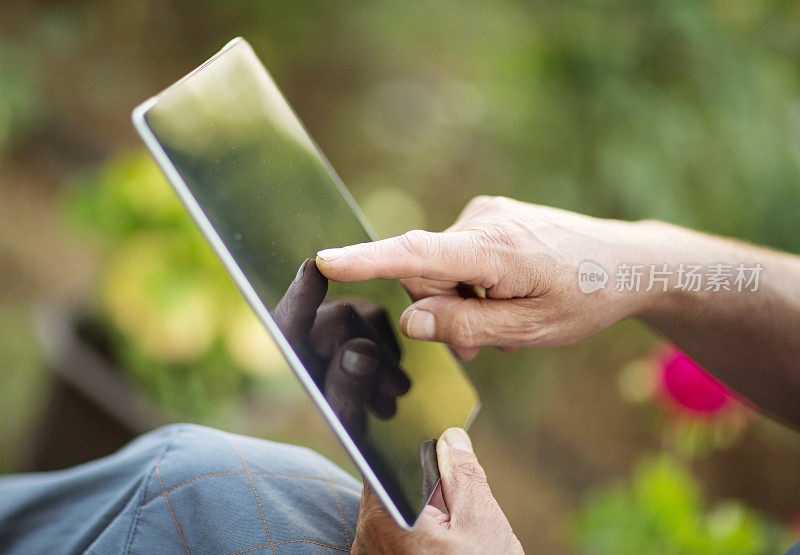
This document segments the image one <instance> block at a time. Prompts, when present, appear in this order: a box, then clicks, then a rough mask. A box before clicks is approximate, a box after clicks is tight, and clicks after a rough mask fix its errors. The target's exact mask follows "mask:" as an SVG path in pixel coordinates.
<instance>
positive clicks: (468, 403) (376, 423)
mask: <svg viewBox="0 0 800 555" xmlns="http://www.w3.org/2000/svg"><path fill="white" fill-rule="evenodd" d="M134 121H135V123H136V124H137V128H138V129H139V131H140V133H141V134H142V136H143V138H144V139H145V142H146V143H147V145H148V147H149V148H150V150H151V152H152V153H153V154H154V155H155V157H156V159H157V160H158V162H159V164H160V165H161V167H162V169H163V170H164V171H165V173H166V174H167V176H168V177H169V179H170V182H171V183H172V185H173V186H174V187H175V189H176V190H177V192H178V194H179V196H180V197H181V199H182V200H183V202H184V203H185V204H186V205H187V207H188V208H189V211H190V212H191V213H192V216H193V217H194V219H195V221H196V222H197V223H198V225H199V226H200V228H201V229H202V231H203V232H204V234H205V236H206V238H207V239H209V241H210V242H211V244H212V246H213V247H214V249H215V251H216V252H217V254H218V255H219V256H220V258H221V259H222V261H223V263H225V265H226V268H227V269H228V271H229V272H231V274H232V276H233V278H234V280H235V281H236V282H237V285H238V286H239V287H240V289H241V290H242V292H243V293H244V294H245V297H246V298H247V300H248V302H249V303H250V305H251V306H252V307H253V308H254V310H255V311H256V313H257V314H258V315H259V316H260V318H261V319H262V321H263V322H264V323H265V325H266V326H267V328H268V329H269V330H270V331H271V332H272V334H273V336H275V339H276V341H277V342H278V344H279V346H280V347H281V349H282V350H283V352H284V354H286V355H287V358H288V359H289V362H290V363H291V365H292V367H293V369H294V370H295V372H296V373H297V374H298V377H300V379H301V382H302V383H303V384H304V385H305V386H306V388H307V389H308V390H309V393H311V396H312V398H314V400H315V401H316V402H317V404H318V405H319V406H320V408H321V410H322V412H323V415H324V416H325V417H326V418H327V419H328V421H329V422H330V423H331V424H332V426H333V429H334V431H336V433H337V434H338V435H339V436H340V439H342V441H343V442H344V444H345V447H346V448H347V449H348V452H350V454H351V456H353V458H354V461H355V462H356V464H357V465H358V466H359V468H360V469H361V471H362V472H363V473H364V474H365V476H366V477H367V478H368V479H370V480H371V481H372V480H375V479H377V482H379V485H378V484H374V483H373V487H374V488H376V491H377V492H378V493H379V497H381V498H382V499H383V500H384V503H385V504H387V507H388V508H389V509H390V512H392V514H393V515H394V516H395V518H397V517H398V516H400V517H402V520H403V521H404V522H405V523H407V524H411V523H413V522H414V521H415V520H416V518H417V516H418V515H419V513H420V511H421V510H422V509H423V508H424V506H425V504H426V502H427V501H428V498H429V496H430V494H431V493H432V488H433V486H434V485H435V483H436V481H437V479H438V470H437V469H436V462H435V461H436V458H435V451H434V445H435V439H436V438H437V437H439V435H440V434H441V433H442V432H443V431H444V430H445V429H447V428H448V427H451V426H462V427H463V426H467V425H468V424H469V422H470V420H471V419H472V418H473V417H474V414H475V413H476V411H477V406H478V398H477V395H476V392H475V390H474V388H473V386H472V385H471V383H470V382H469V381H468V380H467V378H466V377H465V375H464V374H463V371H462V369H461V367H460V365H459V363H458V362H457V361H456V360H455V359H454V358H453V356H452V355H451V353H450V352H449V350H448V349H447V348H446V347H444V346H443V345H439V344H434V343H426V342H420V341H413V340H410V339H407V338H406V337H405V336H403V335H402V334H401V333H399V331H398V330H397V322H398V320H399V317H400V314H401V313H402V311H403V310H404V309H405V308H406V307H407V306H408V304H409V299H408V296H407V295H406V293H405V291H404V290H403V288H402V286H401V284H400V283H399V282H398V281H394V280H374V281H369V282H365V283H360V284H338V283H333V282H331V283H328V282H327V280H325V279H324V278H323V277H322V276H321V274H319V272H318V270H317V269H316V266H315V264H314V262H313V260H308V259H309V257H311V258H312V259H313V256H314V253H316V252H317V251H318V250H320V249H323V248H327V247H335V246H341V245H348V244H352V243H358V242H363V241H369V240H371V239H373V238H372V237H371V235H370V233H369V232H368V231H367V229H366V227H365V223H364V220H363V218H362V217H361V216H360V212H358V209H357V208H356V206H355V204H354V203H353V201H352V199H351V198H350V196H349V194H348V193H347V191H346V190H345V189H344V187H343V186H342V185H341V182H340V181H339V179H338V177H337V176H336V174H335V173H334V172H333V170H332V169H331V167H330V165H329V164H328V162H327V161H326V160H325V158H324V157H323V156H322V155H321V153H320V152H319V150H318V148H317V147H316V145H315V144H314V143H313V141H312V140H311V139H310V137H309V136H308V134H307V132H306V131H305V129H304V128H303V126H302V124H301V123H300V121H299V120H298V119H297V117H296V116H295V114H294V113H293V112H292V110H291V108H290V107H289V105H288V104H287V102H286V101H285V100H284V98H283V96H282V95H281V93H280V91H279V90H278V88H277V87H276V85H275V84H274V82H273V81H272V79H271V77H270V76H269V74H268V73H267V71H266V70H265V69H264V67H263V65H262V64H261V63H260V62H259V60H258V58H257V57H256V56H255V54H254V53H253V51H252V49H251V48H250V46H249V45H248V44H247V43H246V42H245V41H243V40H241V39H236V40H234V41H232V42H231V43H229V44H228V45H227V46H226V47H225V48H224V49H223V50H222V51H221V52H220V53H219V54H217V55H216V56H215V57H213V58H212V59H211V60H209V61H208V62H206V63H205V64H204V65H203V66H201V67H200V68H198V69H197V70H195V71H194V72H193V73H191V74H190V75H189V76H187V77H186V78H184V79H183V80H181V81H179V82H178V83H176V84H175V85H173V86H172V87H170V88H169V89H167V90H166V91H164V92H163V93H162V94H160V95H159V96H158V97H155V98H153V99H151V100H150V101H148V102H146V103H145V104H143V105H142V106H141V107H140V108H138V109H137V111H136V112H134ZM262 305H263V306H262ZM264 308H265V309H266V310H263V309H264ZM267 312H268V313H267ZM288 349H291V352H290V351H288ZM291 353H294V355H296V356H294V357H293V356H291ZM364 355H366V356H364ZM343 369H344V370H343ZM334 419H335V420H336V421H337V422H338V423H340V424H341V426H339V425H337V424H336V423H335V422H333V420H334ZM365 464H366V465H368V467H369V470H366V469H365ZM370 473H371V474H372V476H370ZM380 490H382V491H380ZM387 497H388V500H387ZM390 505H394V508H392V507H391V506H390ZM398 513H399V515H398Z"/></svg>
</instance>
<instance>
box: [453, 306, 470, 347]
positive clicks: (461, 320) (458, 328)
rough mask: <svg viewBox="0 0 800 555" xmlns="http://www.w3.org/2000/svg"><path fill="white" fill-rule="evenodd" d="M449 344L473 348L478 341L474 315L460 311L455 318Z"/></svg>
mask: <svg viewBox="0 0 800 555" xmlns="http://www.w3.org/2000/svg"><path fill="white" fill-rule="evenodd" d="M449 331H450V333H449V336H450V337H448V338H446V339H447V342H448V343H450V344H451V345H455V346H457V347H472V346H474V345H473V343H474V342H475V340H476V334H475V322H473V320H472V315H471V314H469V313H468V312H466V311H459V312H457V313H456V314H455V316H454V317H453V323H452V326H451V327H450V330H449Z"/></svg>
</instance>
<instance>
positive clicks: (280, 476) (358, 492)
mask: <svg viewBox="0 0 800 555" xmlns="http://www.w3.org/2000/svg"><path fill="white" fill-rule="evenodd" d="M245 474H246V473H245V472H216V473H214V474H205V475H203V476H198V477H197V478H192V479H191V480H186V481H185V482H183V483H182V484H178V485H177V486H173V487H172V488H170V489H168V490H167V492H166V493H167V494H170V493H172V492H173V491H175V490H176V489H178V488H182V487H183V486H187V485H189V484H191V483H193V482H197V481H199V480H203V479H205V478H216V477H219V476H243V475H245ZM250 475H251V476H275V477H277V478H302V479H304V480H316V481H318V482H325V483H329V482H328V480H324V479H322V478H317V477H316V476H302V475H300V474H283V473H279V472H251V473H250ZM330 483H331V484H333V485H334V486H336V487H339V488H344V489H346V490H348V491H351V492H353V493H357V494H358V495H361V492H360V491H358V490H357V489H355V488H353V487H350V486H346V485H344V484H337V483H336V482H330ZM163 495H164V494H163V493H159V494H158V495H156V496H155V497H153V498H152V499H150V500H148V501H146V502H145V503H144V505H143V507H146V506H147V505H149V504H150V503H152V502H153V501H155V500H156V499H158V498H160V497H162V496H163Z"/></svg>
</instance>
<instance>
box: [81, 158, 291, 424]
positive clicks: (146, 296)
mask: <svg viewBox="0 0 800 555" xmlns="http://www.w3.org/2000/svg"><path fill="white" fill-rule="evenodd" d="M66 205H67V209H68V215H69V216H70V218H71V219H72V220H73V221H74V222H77V223H78V224H79V225H80V226H81V227H82V228H83V229H84V230H85V231H87V232H88V233H89V234H90V235H91V236H93V237H94V239H95V241H96V242H97V243H98V247H99V249H100V251H101V253H102V260H103V263H102V269H101V275H100V279H99V281H98V291H97V297H96V299H95V300H94V306H93V307H92V310H93V312H94V313H95V314H96V316H98V317H99V318H100V319H101V320H102V321H104V322H105V323H106V324H107V325H108V326H109V328H110V329H111V330H113V334H112V335H113V337H112V339H113V341H112V344H113V346H114V353H113V355H114V357H115V358H116V359H117V362H118V363H119V364H120V365H121V367H122V369H123V370H124V371H125V372H127V373H128V374H129V375H130V376H131V377H132V378H134V379H135V380H136V381H137V382H138V383H140V384H142V385H143V386H144V387H145V388H146V389H148V390H149V391H151V392H152V393H153V394H154V395H155V397H156V398H157V400H158V401H160V402H161V403H162V404H163V405H164V406H165V407H166V408H167V409H169V410H172V411H176V412H178V413H179V414H181V415H184V416H189V417H197V416H206V415H209V414H212V413H213V412H214V411H215V409H219V408H221V407H224V405H225V402H226V401H227V402H233V401H234V400H235V399H237V397H238V396H240V395H241V394H243V393H244V392H245V391H246V390H247V389H248V386H249V385H251V384H252V382H253V380H255V379H256V378H259V377H262V378H263V377H268V376H271V375H272V376H282V375H285V374H286V373H285V372H284V370H285V365H284V361H283V358H282V357H281V355H280V353H279V352H278V351H277V347H276V346H275V344H274V341H273V340H272V339H271V338H270V337H269V335H268V334H267V333H266V331H265V330H264V328H263V326H262V325H261V324H260V322H259V321H258V320H257V319H256V317H255V316H254V315H253V314H252V312H251V311H250V309H249V308H248V307H247V306H246V304H245V302H244V300H243V299H242V297H241V296H240V294H239V292H238V291H237V290H236V288H235V287H234V285H233V283H232V282H231V280H230V278H229V277H228V275H227V273H226V272H225V270H224V268H223V267H222V265H221V263H220V262H219V261H218V259H217V258H216V256H215V255H214V253H213V252H212V251H211V249H210V247H209V246H208V245H207V243H206V242H205V240H204V239H203V237H202V236H201V234H200V232H199V230H198V229H197V228H196V227H195V225H194V223H193V222H192V221H191V220H190V218H189V216H188V214H187V213H186V211H185V210H184V208H183V206H182V205H181V204H180V202H179V201H178V199H177V196H176V195H175V194H174V192H173V191H172V189H171V188H170V187H169V185H168V184H167V182H166V180H165V179H164V177H163V176H162V174H161V172H160V171H159V169H158V167H157V166H156V165H155V163H154V162H153V161H152V160H151V158H150V157H149V156H148V155H147V154H146V153H144V152H134V153H127V154H122V155H118V156H115V157H112V158H111V159H109V160H108V161H107V162H106V163H105V164H104V165H103V166H102V167H101V168H99V169H98V170H97V171H94V172H92V173H90V174H88V175H85V176H82V177H80V178H79V179H78V180H77V182H76V183H75V186H74V187H73V188H72V189H71V190H70V191H69V194H68V196H67V198H66Z"/></svg>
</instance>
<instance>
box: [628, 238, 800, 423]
mask: <svg viewBox="0 0 800 555" xmlns="http://www.w3.org/2000/svg"><path fill="white" fill-rule="evenodd" d="M635 225H640V226H642V227H645V228H647V233H649V234H652V238H653V241H654V245H655V248H652V250H650V252H648V253H647V255H648V256H649V257H650V259H651V260H652V263H653V264H655V265H656V267H657V268H661V265H662V264H664V263H666V264H668V265H669V269H670V270H672V271H674V272H676V273H675V274H673V275H672V276H671V278H670V282H669V284H668V285H669V286H668V287H667V291H666V292H663V291H660V290H654V291H651V292H650V293H649V294H648V295H649V296H648V298H647V302H646V303H644V305H643V306H644V308H643V309H642V310H641V311H640V312H639V313H638V316H639V317H640V318H641V319H642V320H643V321H645V322H647V323H648V324H649V325H650V326H652V327H653V328H655V329H656V330H658V331H660V332H661V333H663V334H664V335H665V336H667V337H668V338H669V339H670V340H671V341H672V342H674V343H675V344H676V345H677V346H678V347H680V348H681V349H683V350H684V351H685V352H686V353H687V354H688V355H689V356H691V357H692V358H693V359H694V360H696V361H697V362H698V363H699V364H701V365H702V366H703V367H705V368H706V369H707V370H709V371H710V372H712V373H713V374H715V375H716V376H717V377H718V378H719V379H720V380H722V381H724V382H725V383H726V384H728V385H729V386H730V387H731V388H732V389H734V390H735V391H737V392H738V393H740V394H741V395H743V396H744V397H746V398H748V399H750V400H752V401H753V402H754V403H755V404H757V405H758V406H759V407H761V408H762V409H764V410H765V411H767V412H768V413H770V414H772V415H773V416H775V417H777V418H780V419H782V420H785V421H788V422H790V423H792V424H793V425H795V426H800V257H796V256H791V255H788V254H783V253H778V252H774V251H771V250H768V249H764V248H759V247H755V246H752V245H748V244H745V243H740V242H736V241H732V240H729V239H723V238H718V237H712V236H709V235H705V234H702V233H697V232H693V231H689V230H685V229H681V228H677V227H674V226H671V225H668V224H661V223H656V222H642V223H640V224H635ZM681 264H684V265H690V264H691V265H701V266H702V267H703V268H704V269H706V271H708V269H709V268H711V267H712V266H714V265H717V264H723V265H724V267H725V268H727V267H730V268H731V270H732V273H731V276H730V279H729V280H728V285H729V287H730V290H726V289H725V288H720V289H719V290H718V291H714V290H713V289H714V288H712V289H711V290H708V289H707V288H708V284H707V283H705V282H704V283H703V284H702V287H701V288H700V290H699V291H687V290H684V289H682V288H681V287H679V286H678V285H679V284H678V276H677V268H679V267H680V265H681ZM757 265H760V267H761V269H760V272H758V279H757V283H753V282H751V283H749V284H745V283H744V282H740V283H734V279H735V277H736V269H737V268H738V267H740V266H743V267H744V268H748V269H752V268H756V267H757ZM706 277H707V276H706ZM659 289H660V288H659ZM739 289H741V291H740V290H739ZM754 289H755V290H754Z"/></svg>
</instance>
